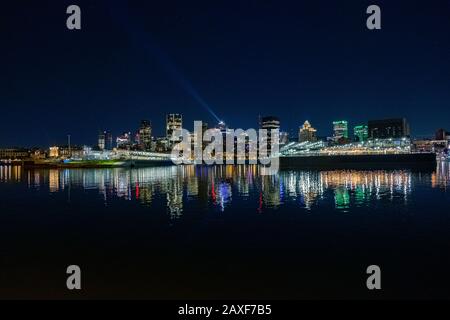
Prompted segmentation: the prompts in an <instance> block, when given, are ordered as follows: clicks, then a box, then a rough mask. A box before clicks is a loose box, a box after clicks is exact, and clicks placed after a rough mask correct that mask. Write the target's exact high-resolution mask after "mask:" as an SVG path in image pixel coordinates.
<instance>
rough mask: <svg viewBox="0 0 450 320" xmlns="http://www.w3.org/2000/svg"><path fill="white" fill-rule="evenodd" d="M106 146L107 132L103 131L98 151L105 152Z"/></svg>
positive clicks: (99, 138) (100, 134)
mask: <svg viewBox="0 0 450 320" xmlns="http://www.w3.org/2000/svg"><path fill="white" fill-rule="evenodd" d="M105 144H106V136H105V132H102V131H101V132H99V134H98V143H97V147H98V149H99V150H101V151H103V150H105Z"/></svg>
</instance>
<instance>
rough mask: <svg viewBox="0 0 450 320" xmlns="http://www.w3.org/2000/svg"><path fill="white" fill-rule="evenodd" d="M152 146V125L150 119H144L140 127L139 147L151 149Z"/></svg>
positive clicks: (146, 149)
mask: <svg viewBox="0 0 450 320" xmlns="http://www.w3.org/2000/svg"><path fill="white" fill-rule="evenodd" d="M151 147H152V125H151V122H150V121H148V120H142V121H141V126H140V127H139V148H140V149H142V150H145V151H150V150H151Z"/></svg>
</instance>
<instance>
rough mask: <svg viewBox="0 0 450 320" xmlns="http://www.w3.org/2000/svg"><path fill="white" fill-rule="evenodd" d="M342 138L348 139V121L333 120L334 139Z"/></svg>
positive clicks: (336, 140)
mask: <svg viewBox="0 0 450 320" xmlns="http://www.w3.org/2000/svg"><path fill="white" fill-rule="evenodd" d="M342 139H348V121H346V120H339V121H333V140H334V141H335V142H338V141H339V140H342Z"/></svg>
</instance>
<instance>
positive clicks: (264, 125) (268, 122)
mask: <svg viewBox="0 0 450 320" xmlns="http://www.w3.org/2000/svg"><path fill="white" fill-rule="evenodd" d="M260 121H261V123H260V127H261V129H266V130H267V151H269V152H270V151H271V150H272V145H274V143H275V142H276V143H277V144H279V143H280V141H273V140H272V130H278V134H279V133H280V119H278V118H277V117H274V116H267V117H262V118H261V120H260Z"/></svg>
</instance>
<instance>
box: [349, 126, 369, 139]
mask: <svg viewBox="0 0 450 320" xmlns="http://www.w3.org/2000/svg"><path fill="white" fill-rule="evenodd" d="M353 135H354V136H355V141H359V142H364V141H367V139H368V138H369V128H368V127H367V126H366V125H359V126H355V127H354V128H353Z"/></svg>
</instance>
